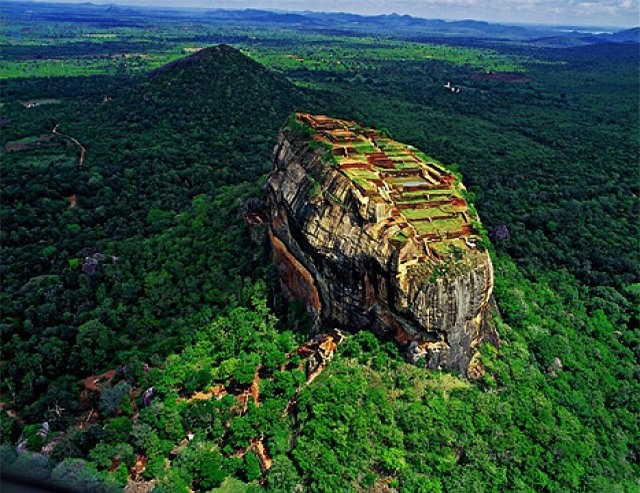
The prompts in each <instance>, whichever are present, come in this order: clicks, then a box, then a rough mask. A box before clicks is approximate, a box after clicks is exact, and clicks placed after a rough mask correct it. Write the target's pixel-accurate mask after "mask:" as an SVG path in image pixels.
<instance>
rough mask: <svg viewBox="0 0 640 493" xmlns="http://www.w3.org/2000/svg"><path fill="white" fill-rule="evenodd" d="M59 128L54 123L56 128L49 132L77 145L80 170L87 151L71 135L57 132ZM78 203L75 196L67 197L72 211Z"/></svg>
mask: <svg viewBox="0 0 640 493" xmlns="http://www.w3.org/2000/svg"><path fill="white" fill-rule="evenodd" d="M59 126H60V124H59V123H56V126H55V127H53V130H51V133H52V134H53V135H55V136H57V137H61V138H63V139H67V140H69V141H71V142H73V143H74V144H75V145H77V146H78V147H79V148H80V156H79V157H78V169H80V168H82V165H83V164H84V155H85V153H86V152H87V150H86V149H85V147H84V146H83V145H82V144H81V143H80V141H79V140H78V139H76V138H75V137H72V136H71V135H67V134H63V133H62V132H58V127H59ZM77 203H78V197H77V196H76V194H75V193H73V194H71V195H70V196H69V207H70V208H71V209H73V208H74V207H75V206H76V204H77Z"/></svg>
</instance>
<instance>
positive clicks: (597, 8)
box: [42, 0, 640, 27]
mask: <svg viewBox="0 0 640 493" xmlns="http://www.w3.org/2000/svg"><path fill="white" fill-rule="evenodd" d="M42 1H49V2H61V1H63V2H65V3H79V1H86V0H42ZM89 1H91V3H103V4H104V3H110V4H120V5H136V6H158V7H169V6H171V7H203V8H226V9H245V8H257V9H270V10H274V9H276V10H291V11H302V10H313V11H325V12H352V13H357V14H363V15H376V14H391V13H394V12H395V13H398V14H409V15H413V16H416V17H424V18H427V19H435V18H437V19H447V20H459V19H476V20H485V21H489V22H500V23H503V24H506V23H530V24H566V25H573V26H617V27H635V26H638V25H640V7H639V2H640V0H590V1H589V0H89Z"/></svg>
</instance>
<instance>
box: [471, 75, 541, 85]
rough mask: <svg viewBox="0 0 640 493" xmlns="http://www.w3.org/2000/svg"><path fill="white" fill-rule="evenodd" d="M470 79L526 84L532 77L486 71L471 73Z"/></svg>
mask: <svg viewBox="0 0 640 493" xmlns="http://www.w3.org/2000/svg"><path fill="white" fill-rule="evenodd" d="M471 78H472V79H480V80H491V81H495V82H511V83H515V84H526V83H527V82H531V81H532V80H533V79H532V78H531V77H527V76H526V75H522V74H514V73H512V72H488V73H484V72H482V73H477V74H471Z"/></svg>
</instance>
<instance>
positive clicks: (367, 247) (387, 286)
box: [267, 114, 498, 374]
mask: <svg viewBox="0 0 640 493" xmlns="http://www.w3.org/2000/svg"><path fill="white" fill-rule="evenodd" d="M274 161H275V169H274V170H273V172H272V173H271V175H270V176H269V179H268V182H267V194H268V199H269V204H270V208H271V231H270V235H271V239H272V245H273V250H274V261H275V263H276V265H277V267H278V270H279V272H280V275H281V280H282V284H283V287H284V290H285V292H286V293H287V294H288V295H289V296H290V297H292V298H299V299H303V300H304V301H305V302H306V305H307V308H308V309H309V311H310V312H311V313H312V314H313V316H314V320H315V329H316V330H317V331H321V330H323V329H324V328H332V327H336V326H337V327H340V328H344V329H346V330H352V331H353V330H360V329H368V330H372V331H373V332H375V333H376V334H378V335H380V336H391V337H393V338H395V339H396V340H397V341H398V342H399V343H401V344H402V345H403V346H404V349H405V350H406V352H407V354H408V356H410V357H411V358H413V359H418V358H420V357H425V358H426V361H427V363H428V365H429V367H431V368H438V369H440V368H452V369H455V370H458V371H460V372H462V373H464V374H467V373H470V374H473V373H475V374H477V373H478V371H479V367H478V362H477V361H476V359H474V358H473V357H474V354H475V352H476V347H477V346H478V344H479V343H481V342H483V341H488V342H491V343H493V344H496V345H497V344H498V337H497V334H496V332H495V329H494V327H493V324H492V323H491V315H490V307H489V302H490V299H491V293H492V288H493V269H492V265H491V259H490V257H489V255H488V253H487V252H486V251H484V249H483V248H482V247H481V243H482V240H481V238H480V237H479V236H478V234H477V233H476V230H475V229H474V226H473V224H474V223H475V222H476V221H477V220H478V218H477V216H476V215H475V213H474V212H473V211H471V210H470V209H469V208H468V207H467V203H466V201H465V199H464V187H463V186H462V184H461V183H460V181H459V179H458V178H457V177H456V176H455V175H453V174H452V173H450V172H449V171H447V170H446V169H445V168H443V167H442V165H440V164H438V163H437V162H435V161H434V160H433V159H431V158H429V157H428V156H426V155H424V154H422V153H421V152H419V151H418V150H417V149H415V148H413V147H411V146H406V145H403V144H400V143H398V142H395V141H393V140H391V139H389V138H386V137H385V136H383V135H381V134H379V133H378V132H376V131H374V130H372V129H367V128H362V127H360V126H359V125H357V124H356V123H354V122H349V121H343V120H337V119H332V118H328V117H325V116H313V115H308V114H296V115H293V116H292V117H291V118H290V119H289V120H288V121H287V123H286V124H285V126H284V127H283V128H282V130H281V132H280V135H279V139H278V143H277V145H276V148H275V150H274Z"/></svg>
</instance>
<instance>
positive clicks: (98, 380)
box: [80, 370, 116, 392]
mask: <svg viewBox="0 0 640 493" xmlns="http://www.w3.org/2000/svg"><path fill="white" fill-rule="evenodd" d="M115 376H116V371H115V370H109V371H107V372H104V373H103V374H101V375H91V376H90V377H87V378H85V379H84V380H80V383H81V384H82V386H83V387H84V388H85V390H90V391H94V392H100V387H98V384H101V385H108V384H109V383H111V380H113V377H115Z"/></svg>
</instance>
